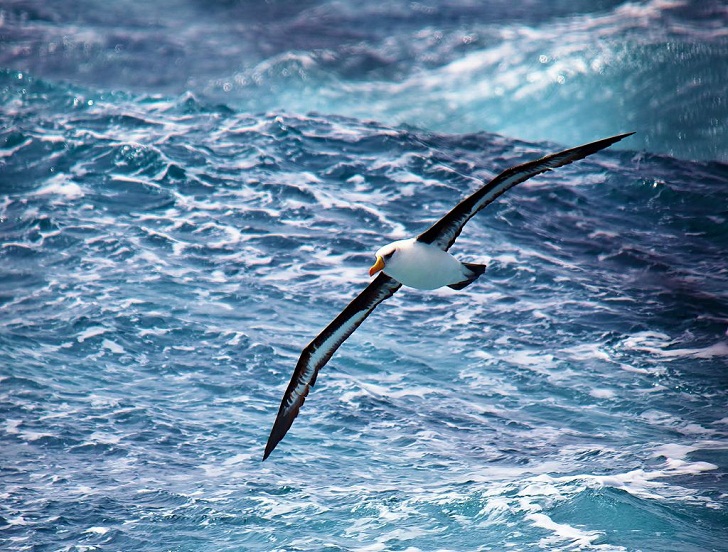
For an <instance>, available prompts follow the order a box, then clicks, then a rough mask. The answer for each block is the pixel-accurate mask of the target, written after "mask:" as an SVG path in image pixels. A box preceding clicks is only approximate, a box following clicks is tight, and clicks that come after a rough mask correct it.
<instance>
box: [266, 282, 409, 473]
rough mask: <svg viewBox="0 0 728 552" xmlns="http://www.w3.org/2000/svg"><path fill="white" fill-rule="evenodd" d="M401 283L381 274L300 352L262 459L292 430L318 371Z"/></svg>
mask: <svg viewBox="0 0 728 552" xmlns="http://www.w3.org/2000/svg"><path fill="white" fill-rule="evenodd" d="M401 286H402V284H400V283H399V282H398V281H397V280H394V279H393V278H390V277H389V276H387V275H386V274H383V273H382V274H380V275H379V276H378V277H377V278H376V279H375V280H374V281H373V282H372V283H371V284H369V285H368V286H367V288H366V289H365V290H364V291H362V292H361V293H360V294H359V295H358V296H357V297H356V298H355V299H354V300H353V301H352V302H351V303H349V305H348V306H347V307H346V308H345V309H344V310H343V311H342V312H341V314H339V316H337V317H336V318H335V319H334V321H333V322H331V324H329V325H328V326H326V328H325V329H324V331H322V332H321V333H320V334H319V335H318V336H317V337H316V338H315V339H314V340H313V341H312V342H311V343H309V344H308V346H307V347H306V348H305V349H304V350H303V352H302V353H301V357H300V358H299V359H298V364H296V369H295V370H294V372H293V377H291V383H289V384H288V389H286V393H285V394H284V395H283V400H282V401H281V407H280V409H279V410H278V416H277V417H276V421H275V423H274V424H273V429H272V430H271V432H270V437H268V444H267V445H266V446H265V453H264V454H263V460H265V459H266V458H268V456H269V455H270V453H271V452H273V449H274V448H276V445H277V444H278V443H279V442H280V441H281V439H283V437H284V436H285V434H286V432H287V431H288V430H289V429H290V427H291V424H293V420H295V419H296V416H298V411H299V410H300V408H301V405H303V402H304V401H305V400H306V395H308V391H309V389H310V388H311V387H313V385H314V384H315V383H316V376H317V375H318V372H319V370H320V369H321V368H322V367H323V366H324V365H325V364H326V363H327V362H328V361H329V359H330V358H331V355H333V354H334V352H335V351H336V349H338V348H339V346H340V345H341V344H342V343H343V342H344V341H346V339H347V338H348V337H349V336H350V335H351V334H352V333H353V332H354V330H356V329H357V328H358V327H359V325H360V324H361V323H362V322H364V320H365V319H366V317H367V316H369V313H371V312H372V311H373V310H374V309H375V308H376V306H377V305H378V304H379V303H381V302H382V301H384V300H385V299H389V298H390V297H391V296H392V295H394V292H395V291H397V290H398V289H399V288H400V287H401Z"/></svg>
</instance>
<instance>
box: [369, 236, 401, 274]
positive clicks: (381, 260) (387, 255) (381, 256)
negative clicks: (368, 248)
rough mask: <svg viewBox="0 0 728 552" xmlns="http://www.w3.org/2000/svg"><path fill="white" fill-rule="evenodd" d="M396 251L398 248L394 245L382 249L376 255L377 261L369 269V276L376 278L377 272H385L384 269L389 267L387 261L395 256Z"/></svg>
mask: <svg viewBox="0 0 728 552" xmlns="http://www.w3.org/2000/svg"><path fill="white" fill-rule="evenodd" d="M395 251H397V246H396V245H395V244H393V243H390V244H389V245H385V246H384V247H382V248H380V249H379V251H377V252H376V253H375V256H376V258H377V261H376V262H375V263H374V265H373V266H372V267H371V268H370V269H369V276H374V275H375V274H376V273H377V272H379V271H380V270H383V269H384V267H385V266H387V261H389V260H390V259H391V258H392V256H394V253H395Z"/></svg>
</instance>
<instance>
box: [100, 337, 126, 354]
mask: <svg viewBox="0 0 728 552" xmlns="http://www.w3.org/2000/svg"><path fill="white" fill-rule="evenodd" d="M101 348H102V349H107V350H109V351H111V352H112V353H114V354H117V355H120V354H123V353H125V352H126V351H125V350H124V347H122V346H121V345H119V344H118V343H115V342H114V341H111V340H109V339H104V340H103V341H102V342H101Z"/></svg>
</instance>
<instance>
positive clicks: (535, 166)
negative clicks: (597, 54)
mask: <svg viewBox="0 0 728 552" xmlns="http://www.w3.org/2000/svg"><path fill="white" fill-rule="evenodd" d="M632 134H634V132H628V133H625V134H618V135H615V136H611V137H609V138H604V139H601V140H597V141H595V142H590V143H588V144H584V145H582V146H577V147H575V148H571V149H567V150H564V151H560V152H557V153H553V154H550V155H546V156H545V157H542V158H540V159H536V160H534V161H528V162H526V163H523V164H520V165H517V166H515V167H511V168H509V169H506V170H505V171H503V172H502V173H500V174H499V175H498V176H496V177H495V178H493V179H492V180H490V181H489V182H487V183H484V184H483V185H482V186H481V187H480V188H479V189H477V190H476V191H475V192H473V193H472V194H471V195H469V196H468V197H466V198H465V199H463V200H462V201H460V203H458V204H457V205H456V206H455V207H454V208H453V209H451V210H450V211H449V212H448V213H447V214H446V215H445V216H444V217H442V218H441V219H440V220H438V221H437V222H435V223H434V224H433V225H432V226H430V227H429V228H428V229H427V230H425V231H424V232H422V233H421V234H419V235H418V236H417V237H414V238H410V239H406V240H398V241H395V242H392V243H390V244H388V245H385V246H384V247H381V248H380V249H379V250H378V251H377V252H376V253H375V255H374V257H375V262H374V265H373V266H372V267H371V268H370V269H369V275H370V277H373V276H375V275H376V278H374V280H373V281H372V282H371V283H370V284H369V285H368V286H367V287H366V288H365V289H364V291H362V292H361V293H360V294H359V295H357V296H356V297H355V298H354V299H353V300H352V301H351V303H349V305H347V307H346V308H345V309H344V310H343V311H341V313H340V314H339V315H338V316H337V317H336V318H335V319H334V320H333V321H332V322H331V323H330V324H329V325H328V326H326V328H324V329H323V331H321V333H320V334H319V335H317V336H316V337H315V338H314V339H313V341H311V342H310V343H309V344H308V345H307V346H306V347H305V348H304V349H303V351H302V352H301V356H300V358H299V360H298V362H297V363H296V367H295V369H294V371H293V375H292V377H291V381H290V383H289V384H288V387H287V388H286V391H285V393H284V395H283V399H282V400H281V405H280V408H279V410H278V415H277V416H276V419H275V422H274V423H273V428H272V429H271V432H270V436H269V437H268V442H267V443H266V447H265V452H264V453H263V460H265V459H267V458H268V456H270V454H271V452H273V449H275V448H276V446H277V445H278V443H280V441H281V439H283V437H284V436H285V435H286V433H287V432H288V430H289V429H290V428H291V425H292V424H293V421H294V420H295V419H296V416H298V413H299V411H300V409H301V406H303V403H304V401H305V400H306V397H307V396H308V393H309V391H310V389H311V387H313V386H314V385H315V383H316V378H317V376H318V373H319V370H321V368H322V367H323V366H325V365H326V363H327V362H328V361H329V360H330V359H331V357H332V355H333V354H334V352H336V350H337V349H338V348H339V347H340V346H341V344H342V343H343V342H344V341H346V339H348V338H349V336H350V335H351V334H352V333H353V332H354V331H355V330H356V329H357V328H358V327H359V326H360V325H361V323H362V322H364V320H365V319H366V318H367V317H368V316H369V315H370V314H371V312H372V311H373V310H374V309H375V308H376V307H377V305H379V304H380V303H381V302H382V301H384V300H386V299H388V298H390V297H392V295H394V294H395V292H396V291H397V290H399V288H400V287H402V286H403V285H404V286H407V287H411V288H415V289H421V290H432V289H438V288H441V287H445V286H447V287H450V288H452V289H455V290H461V289H463V288H465V287H467V286H469V285H470V284H472V283H473V282H474V281H475V280H477V279H478V278H479V277H480V276H481V275H482V274H483V273H484V272H485V268H486V266H485V265H483V264H473V263H461V262H460V261H458V260H457V259H456V258H455V257H454V256H453V255H452V254H451V253H449V251H448V250H449V249H450V247H451V246H452V245H453V243H455V240H456V239H457V238H458V236H459V235H460V232H461V231H462V230H463V227H464V226H465V224H466V223H467V222H468V221H469V220H470V219H471V218H473V216H475V214H477V213H478V212H479V211H481V210H482V209H483V208H485V207H486V206H488V205H489V204H491V203H492V202H493V201H494V200H496V199H497V198H498V197H499V196H500V195H502V194H503V193H505V192H506V191H507V190H509V189H511V188H512V187H513V186H515V185H516V184H520V183H521V182H524V181H526V180H528V179H530V178H532V177H534V176H536V175H538V174H541V173H544V172H546V171H550V170H552V169H555V168H558V167H562V166H564V165H568V164H569V163H572V162H574V161H578V160H580V159H583V158H585V157H587V156H589V155H592V154H594V153H596V152H598V151H600V150H602V149H604V148H606V147H609V146H611V145H612V144H614V143H616V142H619V141H620V140H623V139H624V138H626V137H628V136H631V135H632Z"/></svg>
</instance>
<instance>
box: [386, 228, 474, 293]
mask: <svg viewBox="0 0 728 552" xmlns="http://www.w3.org/2000/svg"><path fill="white" fill-rule="evenodd" d="M377 256H378V257H383V258H385V266H384V269H383V270H382V272H384V273H385V274H386V275H387V276H391V277H392V278H394V279H395V280H397V281H398V282H400V283H401V284H404V285H405V286H409V287H413V288H416V289H437V288H440V287H443V286H448V285H450V284H457V283H459V282H463V281H465V280H467V279H468V275H467V273H468V272H469V271H468V269H467V268H466V267H465V266H463V264H462V263H461V262H460V261H458V260H457V259H456V258H455V257H453V256H452V255H450V253H448V252H447V251H443V250H442V249H440V248H439V247H437V246H434V245H430V244H427V243H422V242H419V241H417V240H416V239H415V238H410V239H408V240H400V241H396V242H392V243H390V244H389V245H385V246H384V247H382V248H381V249H380V250H379V251H377ZM387 257H389V258H387Z"/></svg>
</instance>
